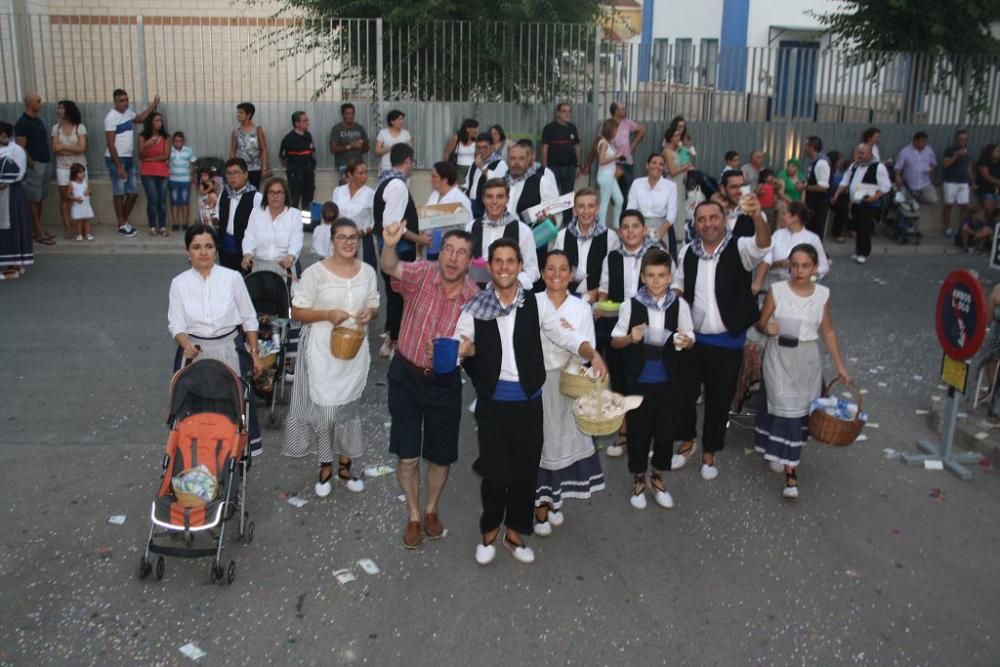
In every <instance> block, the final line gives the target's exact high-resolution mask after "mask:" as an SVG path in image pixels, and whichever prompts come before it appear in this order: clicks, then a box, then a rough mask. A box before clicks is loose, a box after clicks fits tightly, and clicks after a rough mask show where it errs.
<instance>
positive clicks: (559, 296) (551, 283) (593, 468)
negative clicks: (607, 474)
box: [534, 250, 608, 536]
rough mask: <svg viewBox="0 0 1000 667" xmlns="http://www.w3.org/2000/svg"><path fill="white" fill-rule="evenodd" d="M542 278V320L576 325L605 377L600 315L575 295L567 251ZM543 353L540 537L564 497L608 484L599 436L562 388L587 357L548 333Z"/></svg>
mask: <svg viewBox="0 0 1000 667" xmlns="http://www.w3.org/2000/svg"><path fill="white" fill-rule="evenodd" d="M542 278H543V280H544V281H545V292H544V293H541V294H536V295H535V298H536V299H538V316H539V319H540V321H544V320H545V319H547V318H553V319H556V320H558V322H559V327H561V328H563V329H566V328H571V329H573V330H574V331H575V333H576V334H577V335H578V336H579V337H580V339H581V340H585V341H587V342H588V343H589V346H587V345H584V346H581V348H580V351H581V352H583V355H584V357H585V358H586V359H585V360H586V361H589V362H590V365H591V368H593V369H594V370H596V372H597V373H598V374H599V376H600V377H603V376H605V375H607V372H608V369H607V366H605V364H604V359H602V358H601V355H599V354H598V353H597V352H596V350H595V349H594V346H595V340H594V316H593V314H592V312H591V310H590V306H589V305H587V303H585V302H584V301H583V299H580V298H578V297H576V296H571V295H570V293H569V285H570V281H572V279H573V270H572V268H571V267H570V265H569V258H568V257H567V256H566V253H565V252H563V251H562V250H553V251H551V252H550V253H549V255H548V257H547V258H546V260H545V270H544V271H543V273H542ZM542 353H543V355H544V357H545V385H544V386H543V387H542V412H543V415H544V423H543V427H544V441H543V444H542V457H541V460H540V462H539V467H538V484H537V486H536V490H535V527H534V531H535V534H536V535H541V536H545V535H550V534H551V533H552V527H553V526H559V525H561V524H562V522H563V513H562V505H563V499H564V498H583V499H586V498H590V496H591V494H592V493H594V492H596V491H600V490H602V489H603V488H604V473H603V471H602V470H601V460H600V458H599V456H598V454H597V452H596V450H595V449H594V441H593V439H592V438H591V437H590V436H588V435H585V434H583V433H582V432H581V431H580V429H579V427H578V426H577V425H576V420H575V419H574V418H573V410H572V407H573V399H571V398H569V397H567V396H564V395H563V394H561V393H560V392H559V377H560V375H561V374H562V370H563V368H564V367H566V365H567V363H570V364H571V366H577V367H578V366H579V365H580V364H581V363H583V362H584V361H585V360H584V359H580V358H579V357H577V356H576V355H574V354H571V353H570V352H567V351H566V350H565V349H564V348H563V347H560V346H558V345H556V344H555V343H553V342H552V341H551V340H549V339H548V338H547V337H546V336H542Z"/></svg>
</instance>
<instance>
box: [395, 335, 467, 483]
mask: <svg viewBox="0 0 1000 667" xmlns="http://www.w3.org/2000/svg"><path fill="white" fill-rule="evenodd" d="M388 380H389V387H388V388H389V414H390V415H391V416H392V428H391V429H390V432H389V451H390V452H392V453H393V454H395V455H396V456H398V457H399V458H401V459H415V458H420V457H423V458H425V459H427V460H428V461H430V462H431V463H435V464H437V465H442V466H447V465H451V464H452V463H454V462H455V461H457V460H458V431H459V424H460V423H461V419H462V379H461V377H460V373H459V371H458V370H457V369H456V370H455V373H454V375H453V376H452V378H451V381H450V382H449V384H447V385H439V384H437V383H436V382H435V380H434V377H433V376H426V375H423V374H422V373H420V372H419V371H417V370H416V369H415V368H413V367H411V366H408V365H406V363H405V362H403V361H402V360H401V359H400V358H399V354H398V353H397V354H396V356H395V357H393V359H392V362H391V363H390V364H389V375H388Z"/></svg>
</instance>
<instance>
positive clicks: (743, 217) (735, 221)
mask: <svg viewBox="0 0 1000 667" xmlns="http://www.w3.org/2000/svg"><path fill="white" fill-rule="evenodd" d="M749 193H750V190H749V189H748V186H747V182H746V176H744V175H743V172H741V171H727V172H726V173H724V174H723V175H722V181H721V183H720V187H719V191H718V192H716V193H715V194H714V195H712V199H711V201H714V202H715V203H717V204H718V205H719V206H721V207H722V210H723V211H724V212H725V214H726V227H728V228H729V230H730V231H731V232H732V233H733V235H734V236H753V235H754V226H753V219H752V218H751V217H750V216H749V215H747V213H746V211H745V210H743V207H742V206H741V205H740V204H741V200H742V199H743V197H744V196H746V195H747V194H749ZM763 215H764V214H763V213H761V216H763ZM764 222H765V223H766V222H767V218H766V217H764Z"/></svg>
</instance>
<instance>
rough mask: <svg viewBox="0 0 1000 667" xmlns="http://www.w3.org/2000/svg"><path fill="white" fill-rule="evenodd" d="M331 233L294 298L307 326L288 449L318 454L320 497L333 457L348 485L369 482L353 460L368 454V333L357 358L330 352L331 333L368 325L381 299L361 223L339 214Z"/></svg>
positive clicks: (328, 484) (297, 315)
mask: <svg viewBox="0 0 1000 667" xmlns="http://www.w3.org/2000/svg"><path fill="white" fill-rule="evenodd" d="M332 232H333V254H332V255H331V256H330V257H327V258H326V259H324V260H322V261H319V262H317V263H315V264H313V265H312V266H310V267H309V268H308V269H306V270H305V272H304V273H303V274H302V279H301V280H300V281H299V282H298V285H297V287H296V290H295V296H294V297H293V298H292V317H293V318H294V319H296V320H298V321H300V322H302V323H303V324H304V325H305V326H304V327H303V330H302V339H301V349H302V353H301V354H300V355H299V363H298V365H297V367H296V372H295V384H294V385H293V387H294V388H293V390H292V400H291V404H290V407H289V411H288V419H287V421H286V422H285V446H284V450H283V451H284V453H285V455H287V456H295V457H301V456H306V455H307V454H309V453H310V452H316V453H317V454H318V456H319V466H320V469H319V481H318V482H317V483H316V495H318V496H320V497H325V496H327V495H329V494H330V492H331V490H332V480H333V461H334V456H337V458H338V469H339V470H338V473H337V477H338V478H339V479H340V480H341V481H343V482H346V483H347V488H348V489H349V490H351V491H355V492H360V491H363V490H364V488H365V485H364V481H362V479H361V477H360V475H358V474H357V473H354V474H353V475H352V473H351V464H352V461H353V460H356V459H357V458H358V457H360V456H362V455H363V453H364V438H363V435H362V430H361V395H362V393H364V390H365V382H366V381H367V378H368V367H369V365H370V363H371V357H370V354H369V351H368V339H367V335H366V337H365V340H364V341H362V343H361V349H360V350H359V351H358V353H357V355H355V357H354V358H353V359H338V358H337V357H334V356H333V354H332V353H331V351H330V336H331V333H332V331H333V329H334V327H339V326H346V327H351V328H354V329H361V330H366V329H367V326H368V323H369V322H371V320H372V319H373V318H374V317H375V316H376V315H377V314H378V305H379V296H378V281H377V278H376V273H375V270H374V269H373V268H372V267H370V266H368V265H367V264H365V263H363V262H362V261H360V260H359V259H358V258H357V250H358V241H359V239H360V234H359V233H358V228H357V226H356V225H355V224H354V222H353V221H351V220H349V219H347V218H343V217H342V218H340V219H338V220H337V221H336V222H334V223H333V230H332Z"/></svg>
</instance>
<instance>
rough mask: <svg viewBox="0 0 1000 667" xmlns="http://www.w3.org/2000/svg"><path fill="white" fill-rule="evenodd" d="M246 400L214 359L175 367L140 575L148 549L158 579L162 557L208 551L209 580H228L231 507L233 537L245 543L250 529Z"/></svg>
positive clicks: (146, 570) (144, 573)
mask: <svg viewBox="0 0 1000 667" xmlns="http://www.w3.org/2000/svg"><path fill="white" fill-rule="evenodd" d="M249 400H250V391H249V388H248V387H247V385H246V384H245V383H244V382H243V381H242V380H240V378H239V377H237V375H236V373H234V372H233V371H232V370H231V369H230V368H229V367H228V366H226V365H225V364H224V363H222V362H221V361H216V360H214V359H206V360H204V361H198V362H195V363H192V364H190V365H188V366H186V367H184V368H182V369H181V370H179V371H177V372H176V373H175V374H174V377H173V379H172V380H171V381H170V415H169V417H168V419H167V423H168V424H170V437H169V438H168V439H167V449H166V453H165V454H164V456H163V481H162V483H161V484H160V490H159V492H158V493H157V495H156V499H155V500H153V505H152V510H151V512H150V521H151V525H150V527H149V537H148V538H147V539H146V548H145V550H144V551H143V554H142V560H140V561H139V578H140V579H145V578H146V577H148V576H149V574H150V572H152V571H153V563H152V561H151V560H150V554H160V556H159V558H157V559H156V578H157V579H161V578H163V570H164V559H163V557H164V556H175V557H178V558H205V557H212V564H211V566H210V568H209V581H211V582H212V583H215V582H216V581H222V580H223V579H225V581H226V582H227V583H230V584H231V583H233V579H234V578H235V577H236V562H235V561H233V560H230V561H229V564H228V565H227V566H226V567H225V568H223V566H222V549H223V540H224V538H225V533H226V522H227V521H228V520H229V519H231V518H232V517H233V516H235V515H237V514H238V515H239V536H240V538H241V539H243V540H244V541H246V542H250V541H252V540H253V536H254V524H253V521H250V516H249V514H248V513H247V511H246V499H247V469H248V468H249V466H250V454H249V451H248V449H247V442H248V436H247V413H248V411H249V409H250V404H249ZM185 478H188V479H187V480H185ZM191 479H197V480H198V482H199V484H198V486H197V488H195V486H194V484H193V483H192V482H191ZM164 538H166V539H164ZM169 541H181V543H180V544H170V543H169ZM164 542H168V543H164ZM209 542H210V544H208V543H209ZM196 543H201V544H200V545H199V544H196Z"/></svg>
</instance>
